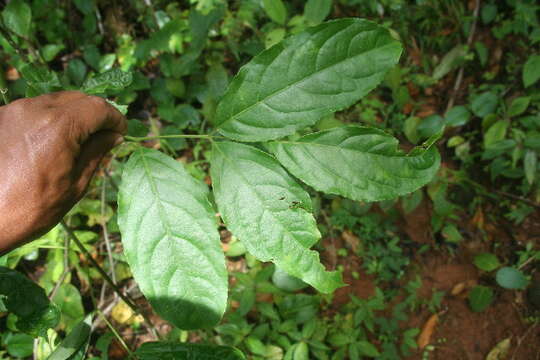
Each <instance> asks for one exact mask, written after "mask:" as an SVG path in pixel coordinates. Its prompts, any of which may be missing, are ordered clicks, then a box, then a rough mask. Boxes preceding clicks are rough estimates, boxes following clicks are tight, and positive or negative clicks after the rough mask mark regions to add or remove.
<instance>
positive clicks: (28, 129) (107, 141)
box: [0, 91, 127, 255]
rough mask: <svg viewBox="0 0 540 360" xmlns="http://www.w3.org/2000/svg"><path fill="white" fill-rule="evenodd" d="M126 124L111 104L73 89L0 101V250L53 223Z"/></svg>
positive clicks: (79, 194)
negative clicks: (8, 102)
mask: <svg viewBox="0 0 540 360" xmlns="http://www.w3.org/2000/svg"><path fill="white" fill-rule="evenodd" d="M126 130H127V123H126V120H125V118H124V116H122V114H120V113H119V112H118V111H117V110H116V109H115V108H114V107H112V106H111V105H109V104H108V103H107V102H106V101H105V100H104V99H102V98H100V97H96V96H88V95H86V94H83V93H81V92H78V91H63V92H58V93H52V94H47V95H42V96H38V97H35V98H28V99H20V100H16V101H14V102H12V103H11V104H9V105H6V106H2V107H0V136H1V141H0V170H1V177H0V214H1V216H0V255H2V254H3V253H5V252H7V251H9V250H11V249H13V248H15V247H17V246H20V245H22V244H23V243H24V242H27V241H30V240H33V239H34V238H36V237H38V236H40V235H42V234H44V233H46V232H47V231H49V230H50V229H51V228H52V227H54V226H55V225H56V224H57V223H58V222H59V221H60V220H61V219H62V217H63V216H64V215H65V214H66V213H67V212H68V211H69V210H70V209H71V208H72V207H73V205H75V203H76V202H77V201H79V200H80V199H81V197H82V196H83V195H84V193H85V191H86V188H87V186H88V184H89V182H90V180H91V178H92V176H93V174H94V171H95V169H96V168H97V166H98V164H99V162H100V161H101V159H102V158H103V157H104V156H105V154H107V153H108V152H109V151H110V150H111V149H112V148H113V147H114V146H115V145H117V144H118V143H120V142H121V141H122V135H123V134H125V133H126Z"/></svg>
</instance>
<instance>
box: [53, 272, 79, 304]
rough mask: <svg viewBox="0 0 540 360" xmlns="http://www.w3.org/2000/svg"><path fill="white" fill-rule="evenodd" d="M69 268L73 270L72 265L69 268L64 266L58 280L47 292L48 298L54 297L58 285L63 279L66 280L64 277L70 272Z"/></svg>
mask: <svg viewBox="0 0 540 360" xmlns="http://www.w3.org/2000/svg"><path fill="white" fill-rule="evenodd" d="M71 270H73V268H72V267H70V268H64V272H63V273H62V275H60V279H58V281H57V282H56V284H54V288H53V289H52V290H51V292H50V293H49V296H48V297H49V300H52V299H53V298H54V296H55V295H56V293H57V292H58V289H59V288H60V286H61V285H62V284H63V283H64V280H66V277H67V276H68V274H69V273H70V272H71Z"/></svg>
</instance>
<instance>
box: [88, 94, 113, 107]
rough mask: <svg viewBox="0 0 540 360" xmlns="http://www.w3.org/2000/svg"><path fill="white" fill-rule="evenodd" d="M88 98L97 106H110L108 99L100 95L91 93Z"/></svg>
mask: <svg viewBox="0 0 540 360" xmlns="http://www.w3.org/2000/svg"><path fill="white" fill-rule="evenodd" d="M88 100H89V101H91V102H92V103H93V104H94V105H95V106H96V107H100V108H106V107H107V106H108V103H107V101H106V100H105V99H104V98H102V97H99V96H94V95H89V96H88Z"/></svg>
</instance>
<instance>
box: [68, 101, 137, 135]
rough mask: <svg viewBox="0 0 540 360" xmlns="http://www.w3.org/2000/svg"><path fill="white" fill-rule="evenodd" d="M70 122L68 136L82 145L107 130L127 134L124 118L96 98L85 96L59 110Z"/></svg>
mask: <svg viewBox="0 0 540 360" xmlns="http://www.w3.org/2000/svg"><path fill="white" fill-rule="evenodd" d="M60 111H63V112H64V115H65V116H66V118H67V119H69V121H70V128H71V130H70V136H72V137H73V138H74V139H75V140H76V141H77V142H78V143H79V144H83V143H84V142H85V141H86V140H88V139H89V138H90V136H91V135H92V134H95V133H96V132H98V131H103V130H109V131H112V132H116V133H118V134H121V135H123V134H125V133H126V132H127V121H126V118H125V117H124V116H123V115H122V114H121V113H120V112H119V111H118V110H116V109H115V108H114V107H113V106H112V105H110V104H109V103H107V101H106V100H105V99H103V98H100V97H98V96H85V97H83V98H80V99H77V100H75V101H73V102H71V103H69V104H68V105H67V106H65V107H64V108H62V109H60Z"/></svg>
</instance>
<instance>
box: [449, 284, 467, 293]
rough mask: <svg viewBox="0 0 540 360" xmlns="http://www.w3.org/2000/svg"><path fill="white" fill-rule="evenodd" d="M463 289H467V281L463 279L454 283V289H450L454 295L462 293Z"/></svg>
mask: <svg viewBox="0 0 540 360" xmlns="http://www.w3.org/2000/svg"><path fill="white" fill-rule="evenodd" d="M463 290H465V281H462V282H460V283H457V284H456V285H454V287H453V288H452V291H450V294H451V295H452V296H456V295H459V294H461V293H462V292H463Z"/></svg>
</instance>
